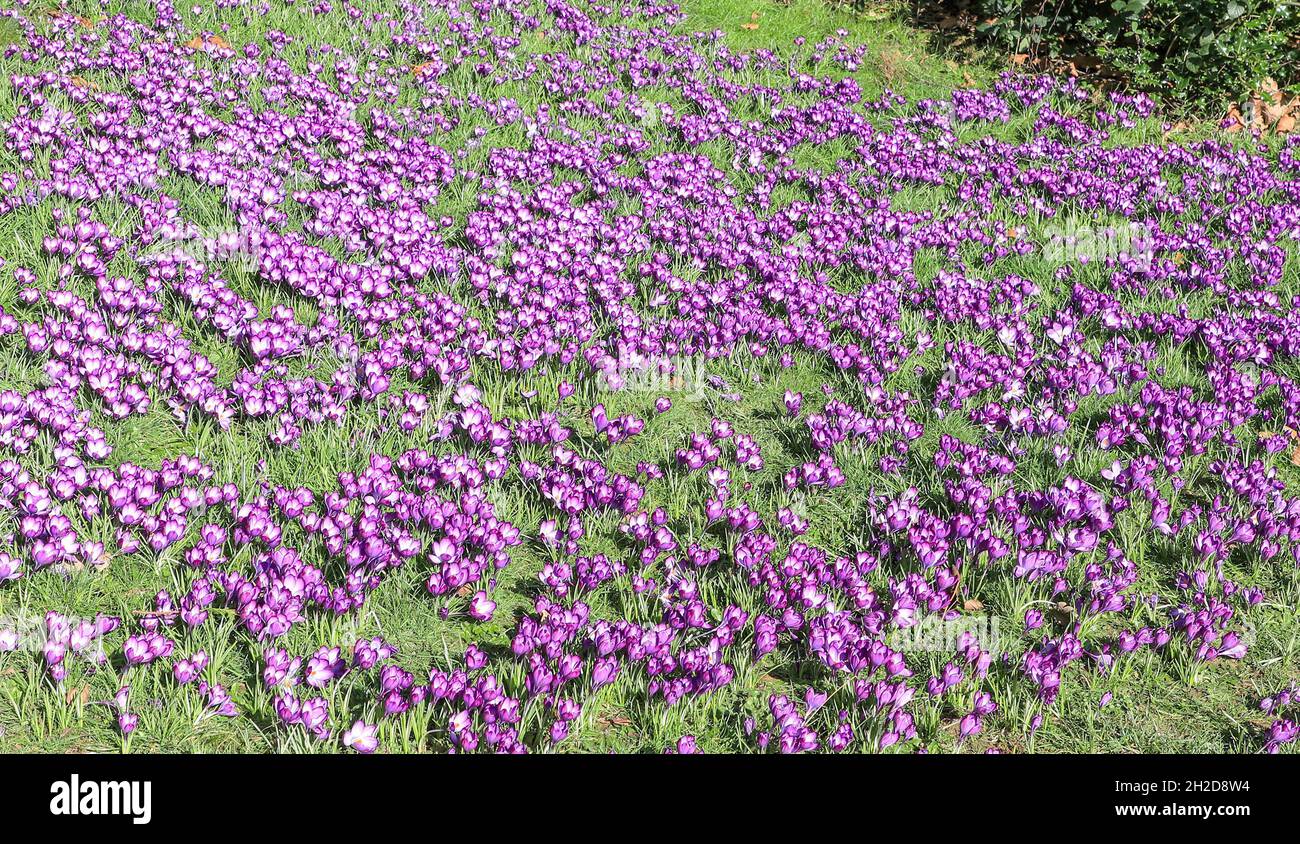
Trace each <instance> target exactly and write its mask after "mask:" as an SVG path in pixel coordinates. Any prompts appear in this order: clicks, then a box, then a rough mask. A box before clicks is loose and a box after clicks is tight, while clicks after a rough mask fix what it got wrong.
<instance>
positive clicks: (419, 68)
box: [411, 62, 433, 76]
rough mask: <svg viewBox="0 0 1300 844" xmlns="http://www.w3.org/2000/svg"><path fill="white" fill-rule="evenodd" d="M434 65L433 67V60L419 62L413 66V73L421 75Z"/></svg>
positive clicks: (413, 74)
mask: <svg viewBox="0 0 1300 844" xmlns="http://www.w3.org/2000/svg"><path fill="white" fill-rule="evenodd" d="M432 67H433V62H421V63H420V64H417V65H416V66H415V67H413V68H411V75H412V76H419V75H420V74H421V73H424V72H425V71H427V70H429V69H430V68H432Z"/></svg>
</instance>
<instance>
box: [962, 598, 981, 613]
mask: <svg viewBox="0 0 1300 844" xmlns="http://www.w3.org/2000/svg"><path fill="white" fill-rule="evenodd" d="M961 607H962V609H964V610H965V611H966V612H978V611H980V610H982V609H984V602H983V601H981V600H980V599H979V598H968V599H967V600H966V603H964V604H962V605H961Z"/></svg>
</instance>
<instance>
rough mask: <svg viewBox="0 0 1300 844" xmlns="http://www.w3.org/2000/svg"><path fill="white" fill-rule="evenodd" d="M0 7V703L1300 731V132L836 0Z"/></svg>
mask: <svg viewBox="0 0 1300 844" xmlns="http://www.w3.org/2000/svg"><path fill="white" fill-rule="evenodd" d="M3 14H4V17H0V53H2V54H3V58H0V123H2V124H3V125H4V128H5V135H4V138H3V140H2V141H0V186H2V187H3V192H0V550H2V551H3V553H0V751H8V752H47V753H58V752H70V751H95V752H105V751H108V752H113V751H118V750H124V751H133V752H141V751H144V752H155V751H162V752H192V751H199V752H255V753H261V752H303V753H317V752H351V751H360V752H370V751H372V750H374V749H376V748H377V749H378V750H379V751H380V752H445V751H447V750H455V751H460V752H484V751H491V750H498V751H521V750H528V751H532V752H552V751H556V752H586V753H590V752H607V751H617V752H655V753H658V752H662V751H665V750H674V751H682V752H686V751H691V750H696V749H698V750H701V751H705V752H777V751H785V752H793V751H844V752H888V753H896V752H916V751H919V750H922V749H924V750H927V751H929V752H963V753H974V752H985V751H990V750H995V749H996V750H1000V751H1004V752H1139V753H1167V752H1202V753H1255V752H1260V751H1263V750H1270V751H1281V752H1288V751H1292V750H1294V747H1295V744H1294V739H1295V737H1296V727H1295V723H1294V722H1295V720H1296V717H1297V711H1298V710H1300V691H1297V692H1296V699H1295V700H1294V701H1292V694H1291V690H1295V689H1296V687H1297V684H1300V659H1298V658H1297V653H1296V650H1297V636H1298V635H1300V573H1298V568H1297V559H1298V557H1297V555H1296V553H1295V548H1296V544H1295V542H1296V540H1297V539H1300V499H1298V498H1297V493H1296V490H1297V485H1298V484H1300V433H1297V431H1300V383H1298V382H1297V379H1298V378H1300V364H1298V362H1297V353H1298V352H1300V345H1297V340H1296V337H1297V336H1298V332H1300V322H1297V316H1296V313H1295V311H1294V310H1293V309H1292V301H1293V297H1294V296H1295V295H1296V293H1297V292H1298V291H1297V272H1296V263H1295V258H1296V255H1295V253H1296V239H1297V237H1300V183H1298V182H1297V179H1296V175H1297V172H1298V171H1300V156H1298V153H1300V145H1297V144H1295V143H1292V142H1291V141H1289V140H1287V139H1286V138H1279V137H1276V136H1273V135H1266V136H1264V137H1253V136H1251V135H1250V134H1248V133H1243V132H1229V131H1226V130H1224V129H1222V128H1220V127H1218V126H1215V125H1213V124H1212V123H1206V124H1201V123H1193V124H1191V125H1188V124H1185V123H1178V124H1177V125H1171V121H1169V120H1166V119H1165V118H1164V117H1163V116H1162V114H1161V111H1160V109H1159V107H1157V106H1156V105H1155V104H1153V103H1152V102H1151V101H1150V100H1148V99H1147V98H1145V97H1143V96H1141V95H1133V94H1118V93H1106V92H1100V91H1096V90H1093V89H1091V88H1089V87H1087V86H1084V85H1080V84H1076V82H1074V81H1072V80H1069V79H1066V78H1055V77H1040V76H1030V75H1017V74H1014V73H1011V72H1006V73H1004V72H1002V71H1001V70H1000V69H999V68H998V67H996V66H995V64H993V63H991V62H990V63H988V64H978V65H959V64H957V63H956V62H954V61H952V60H950V59H948V58H946V57H944V56H942V55H937V54H936V53H935V52H933V50H932V49H931V47H930V46H929V45H928V42H927V39H926V38H925V37H924V36H923V35H921V34H918V33H916V32H914V31H911V30H909V29H908V28H907V27H906V26H904V25H903V24H901V23H899V22H898V17H897V16H896V15H895V14H893V10H891V8H890V7H889V6H888V5H872V4H868V7H867V8H866V9H865V10H863V11H860V12H852V11H848V10H846V9H841V8H838V7H829V6H826V5H823V4H821V3H820V2H817V1H816V0H790V2H788V3H781V2H758V3H736V2H727V0H687V1H686V2H684V3H682V4H681V5H674V4H672V3H666V2H665V3H656V2H651V1H650V0H647V1H646V2H639V1H638V2H629V3H626V4H623V5H621V6H619V5H610V6H605V5H602V4H597V3H586V2H583V0H546V2H535V1H534V0H482V2H476V3H473V4H470V3H462V2H460V0H405V2H402V3H400V4H394V3H385V2H375V1H374V0H363V2H355V3H352V2H332V0H323V2H320V3H318V4H314V5H313V4H312V3H310V2H307V0H297V2H284V0H264V2H254V0H221V1H220V2H217V3H215V4H214V3H211V2H205V3H201V4H197V5H193V6H189V5H184V6H176V7H173V6H172V5H171V3H170V2H168V0H154V2H140V0H129V2H127V1H119V0H104V2H101V3H92V2H89V0H75V2H69V3H67V4H66V5H65V6H61V7H59V8H58V9H55V8H54V7H52V6H49V7H47V6H46V5H43V4H42V3H39V2H31V3H28V4H25V5H21V6H19V7H18V8H17V9H15V10H12V11H7V12H3Z"/></svg>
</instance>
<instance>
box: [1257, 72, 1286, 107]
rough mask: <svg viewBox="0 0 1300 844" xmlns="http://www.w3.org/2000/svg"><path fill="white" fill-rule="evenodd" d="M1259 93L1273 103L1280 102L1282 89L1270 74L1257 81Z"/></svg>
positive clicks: (1277, 103) (1279, 103)
mask: <svg viewBox="0 0 1300 844" xmlns="http://www.w3.org/2000/svg"><path fill="white" fill-rule="evenodd" d="M1259 93H1260V94H1262V95H1263V96H1264V98H1265V99H1267V100H1268V101H1269V102H1271V103H1272V104H1273V105H1281V104H1282V89H1281V88H1279V87H1278V86H1277V80H1276V79H1274V78H1273V77H1271V76H1266V77H1264V81H1263V82H1261V83H1259Z"/></svg>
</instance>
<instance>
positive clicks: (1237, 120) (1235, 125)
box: [1223, 106, 1246, 132]
mask: <svg viewBox="0 0 1300 844" xmlns="http://www.w3.org/2000/svg"><path fill="white" fill-rule="evenodd" d="M1223 119H1224V121H1225V122H1227V123H1228V125H1227V127H1225V128H1226V129H1227V130H1228V131H1229V132H1240V131H1241V130H1242V129H1245V128H1246V120H1245V118H1243V117H1242V116H1241V109H1239V108H1237V107H1236V106H1233V107H1232V108H1230V109H1228V116H1227V117H1225V118H1223Z"/></svg>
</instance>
